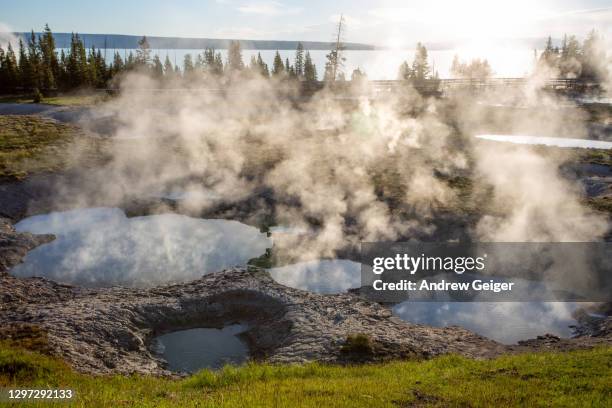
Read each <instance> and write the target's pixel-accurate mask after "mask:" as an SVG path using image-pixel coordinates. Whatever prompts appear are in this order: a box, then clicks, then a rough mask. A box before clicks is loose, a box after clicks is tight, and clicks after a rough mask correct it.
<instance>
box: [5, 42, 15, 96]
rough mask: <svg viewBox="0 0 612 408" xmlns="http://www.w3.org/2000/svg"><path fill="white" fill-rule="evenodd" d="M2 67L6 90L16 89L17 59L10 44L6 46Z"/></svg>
mask: <svg viewBox="0 0 612 408" xmlns="http://www.w3.org/2000/svg"><path fill="white" fill-rule="evenodd" d="M2 65H3V69H4V75H5V77H4V78H5V81H6V88H7V89H14V88H16V87H17V86H18V85H19V66H18V65H17V58H16V56H15V51H13V46H12V45H11V43H9V44H8V47H7V49H6V53H5V54H4V62H3V64H2Z"/></svg>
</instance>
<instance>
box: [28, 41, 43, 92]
mask: <svg viewBox="0 0 612 408" xmlns="http://www.w3.org/2000/svg"><path fill="white" fill-rule="evenodd" d="M28 65H29V68H30V71H29V78H28V84H29V88H31V89H35V88H41V87H42V69H41V59H40V47H39V45H38V41H37V39H36V34H34V30H32V32H31V34H30V38H29V40H28Z"/></svg>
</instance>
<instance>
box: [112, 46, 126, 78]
mask: <svg viewBox="0 0 612 408" xmlns="http://www.w3.org/2000/svg"><path fill="white" fill-rule="evenodd" d="M124 69H125V66H124V64H123V59H121V54H119V51H115V55H114V56H113V63H112V65H111V71H112V75H113V76H114V75H117V74H119V73H120V72H121V71H123V70H124Z"/></svg>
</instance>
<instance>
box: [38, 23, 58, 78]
mask: <svg viewBox="0 0 612 408" xmlns="http://www.w3.org/2000/svg"><path fill="white" fill-rule="evenodd" d="M39 47H40V53H41V71H42V78H43V83H42V86H43V88H45V89H52V88H55V87H57V79H58V78H59V77H60V76H61V74H60V66H59V62H58V59H57V52H56V51H55V39H54V38H53V34H52V33H51V29H50V28H49V25H48V24H45V28H44V31H43V35H42V37H41V38H40V39H39Z"/></svg>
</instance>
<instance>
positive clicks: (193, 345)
mask: <svg viewBox="0 0 612 408" xmlns="http://www.w3.org/2000/svg"><path fill="white" fill-rule="evenodd" d="M246 329H247V327H246V326H243V325H240V324H234V325H231V326H226V327H224V328H222V329H204V328H197V329H189V330H181V331H176V332H172V333H168V334H164V335H161V336H158V337H156V338H155V339H154V340H153V344H152V348H153V350H154V351H155V352H156V353H157V354H158V355H159V356H161V357H162V358H163V359H164V360H166V361H167V362H168V369H169V370H171V371H177V372H185V373H193V372H195V371H198V370H201V369H204V368H210V369H218V368H221V367H223V366H224V365H226V364H233V365H238V364H241V363H244V362H245V361H246V360H247V359H248V348H247V346H246V345H245V344H244V343H243V342H242V341H241V340H240V339H239V338H238V337H237V335H238V334H240V333H242V332H244V331H245V330H246Z"/></svg>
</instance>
